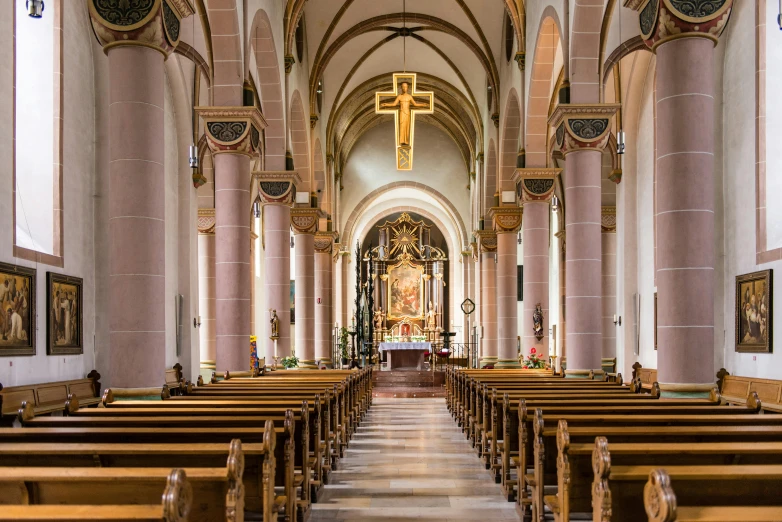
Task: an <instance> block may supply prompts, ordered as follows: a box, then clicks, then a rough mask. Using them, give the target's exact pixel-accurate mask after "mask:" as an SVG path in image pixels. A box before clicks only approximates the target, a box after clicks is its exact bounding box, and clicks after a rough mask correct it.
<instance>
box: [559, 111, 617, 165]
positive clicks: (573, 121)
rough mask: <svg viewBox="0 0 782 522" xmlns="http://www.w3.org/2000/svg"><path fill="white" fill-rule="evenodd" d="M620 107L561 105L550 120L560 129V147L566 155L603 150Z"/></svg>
mask: <svg viewBox="0 0 782 522" xmlns="http://www.w3.org/2000/svg"><path fill="white" fill-rule="evenodd" d="M620 107H621V105H620V104H618V103H598V104H581V103H565V104H561V105H558V106H557V108H556V109H555V110H554V112H553V113H552V114H551V116H550V117H549V119H548V123H549V125H551V126H552V127H554V128H555V129H556V132H555V137H556V142H557V146H558V147H559V148H560V150H561V151H562V153H563V154H565V155H567V154H568V153H570V152H574V151H578V150H601V151H602V150H603V149H604V148H605V146H606V144H607V143H608V137H609V136H610V134H611V118H612V117H613V116H614V114H616V111H617V110H619V108H620Z"/></svg>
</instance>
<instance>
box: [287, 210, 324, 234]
mask: <svg viewBox="0 0 782 522" xmlns="http://www.w3.org/2000/svg"><path fill="white" fill-rule="evenodd" d="M291 225H292V226H293V230H294V231H295V232H296V233H298V234H312V233H314V232H315V230H316V229H317V228H318V211H317V210H315V209H311V208H302V209H296V208H294V209H291Z"/></svg>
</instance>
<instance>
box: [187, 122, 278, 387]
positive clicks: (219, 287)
mask: <svg viewBox="0 0 782 522" xmlns="http://www.w3.org/2000/svg"><path fill="white" fill-rule="evenodd" d="M196 110H197V112H198V114H199V115H200V116H201V118H202V119H203V121H204V128H205V130H206V132H205V134H206V140H207V143H208V144H209V148H210V150H211V151H212V157H213V158H214V173H215V174H214V176H215V277H216V290H215V299H216V300H215V318H216V320H217V324H216V341H217V353H216V366H217V370H218V371H219V372H223V371H225V370H248V369H249V366H250V359H249V355H248V354H249V349H248V346H249V343H250V335H251V334H252V332H251V331H250V324H251V318H250V315H251V298H252V291H251V285H252V266H251V264H250V234H251V232H252V229H251V226H250V225H251V223H250V218H251V207H252V201H251V199H250V179H251V175H250V161H251V159H252V157H253V156H255V155H257V154H258V151H259V144H260V136H261V134H260V133H261V131H262V130H263V128H264V127H266V121H265V120H264V119H263V116H262V115H261V113H260V111H259V110H258V109H256V108H255V107H203V108H197V109H196Z"/></svg>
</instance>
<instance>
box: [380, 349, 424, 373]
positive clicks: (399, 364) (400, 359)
mask: <svg viewBox="0 0 782 522" xmlns="http://www.w3.org/2000/svg"><path fill="white" fill-rule="evenodd" d="M378 350H380V351H381V352H382V351H387V352H388V369H389V370H418V371H421V370H423V369H424V353H426V352H431V351H432V343H426V342H423V343H421V342H416V343H380V344H379V345H378Z"/></svg>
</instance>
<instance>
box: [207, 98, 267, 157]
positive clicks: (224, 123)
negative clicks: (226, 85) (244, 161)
mask: <svg viewBox="0 0 782 522" xmlns="http://www.w3.org/2000/svg"><path fill="white" fill-rule="evenodd" d="M195 111H196V113H198V115H199V116H200V117H201V119H202V120H203V121H204V130H205V131H206V132H205V133H204V134H205V135H206V143H207V144H208V145H209V150H211V151H212V154H213V155H214V154H225V153H229V154H245V155H247V156H254V155H255V154H257V153H258V151H259V150H260V148H259V146H260V142H261V131H262V130H263V129H265V128H266V120H265V119H264V117H263V115H262V114H261V111H259V110H258V108H257V107H196V108H195Z"/></svg>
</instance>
